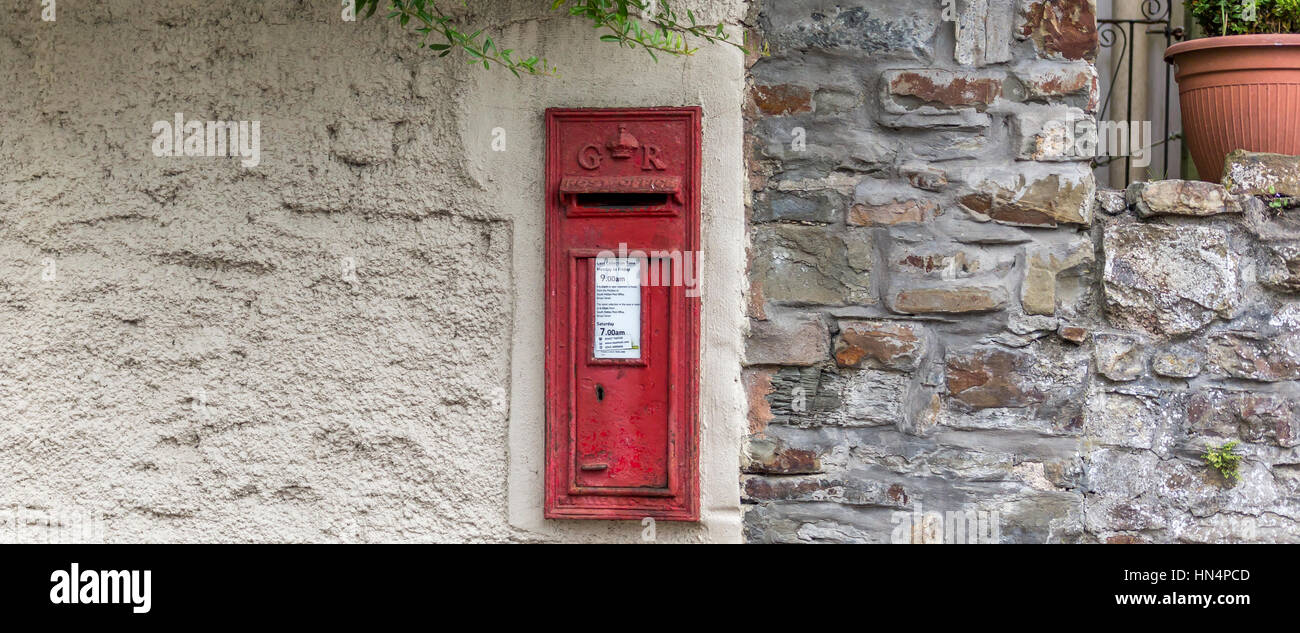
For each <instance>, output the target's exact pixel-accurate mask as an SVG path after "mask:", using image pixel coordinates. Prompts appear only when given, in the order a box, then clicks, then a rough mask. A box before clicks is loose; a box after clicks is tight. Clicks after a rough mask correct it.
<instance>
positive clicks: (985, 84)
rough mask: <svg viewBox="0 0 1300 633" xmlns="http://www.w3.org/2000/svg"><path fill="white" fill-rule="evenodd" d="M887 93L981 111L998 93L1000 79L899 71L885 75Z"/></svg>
mask: <svg viewBox="0 0 1300 633" xmlns="http://www.w3.org/2000/svg"><path fill="white" fill-rule="evenodd" d="M889 93H890V94H891V95H894V96H896V97H911V98H914V99H917V100H919V101H921V102H922V103H924V104H928V105H938V106H941V107H946V108H952V107H958V106H966V107H974V108H975V109H977V110H981V111H982V110H983V109H984V108H986V107H988V106H989V104H991V103H993V102H994V101H997V99H998V97H999V96H1001V95H1002V82H1001V80H999V79H997V78H993V77H971V76H966V75H961V74H958V73H952V72H948V71H940V70H926V71H902V72H898V73H897V74H894V75H893V76H892V77H890V78H889Z"/></svg>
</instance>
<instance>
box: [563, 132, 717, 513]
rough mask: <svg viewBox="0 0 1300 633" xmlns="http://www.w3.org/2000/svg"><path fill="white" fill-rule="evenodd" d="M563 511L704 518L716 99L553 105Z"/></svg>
mask: <svg viewBox="0 0 1300 633" xmlns="http://www.w3.org/2000/svg"><path fill="white" fill-rule="evenodd" d="M546 143H547V145H546V314H545V320H546V507H545V516H546V518H549V519H642V518H644V517H653V518H655V519H660V520H679V521H696V520H699V455H698V453H699V447H698V444H699V441H698V438H699V416H698V410H699V394H698V385H699V376H698V372H699V322H700V310H699V298H698V297H699V292H698V291H699V287H698V282H697V281H694V280H697V279H698V270H697V269H695V268H694V267H696V266H698V265H699V258H698V252H699V241H700V191H699V187H700V181H699V178H700V176H699V174H700V109H699V108H650V109H550V110H547V111H546Z"/></svg>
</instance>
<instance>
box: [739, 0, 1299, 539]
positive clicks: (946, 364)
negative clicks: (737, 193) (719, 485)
mask: <svg viewBox="0 0 1300 633" xmlns="http://www.w3.org/2000/svg"><path fill="white" fill-rule="evenodd" d="M954 4H955V7H956V9H957V11H956V15H955V16H954V17H955V20H956V24H957V28H956V29H954V25H953V24H952V23H947V22H944V21H943V19H942V18H943V12H944V7H943V6H942V4H941V3H940V2H937V1H936V2H933V3H898V2H894V3H887V2H880V1H863V0H858V1H851V2H836V3H831V2H822V1H817V0H800V1H783V2H771V1H769V2H764V3H762V6H761V7H758V8H756V9H755V10H754V13H753V14H752V16H751V17H752V21H753V23H754V25H755V28H756V29H757V30H758V31H759V32H760V35H761V36H762V37H764V38H765V39H766V40H767V41H768V43H769V47H770V56H768V57H761V58H756V59H755V60H754V62H753V64H752V66H751V69H750V81H751V93H750V104H749V105H750V107H749V112H748V116H749V135H748V138H747V140H748V144H749V151H750V165H751V189H752V201H751V208H750V220H751V225H750V238H751V262H750V266H751V268H750V277H751V292H750V304H749V306H750V307H749V311H750V318H751V331H750V334H749V339H748V345H747V352H746V370H745V374H744V381H745V387H746V389H747V390H748V393H749V402H750V411H749V424H750V436H749V438H748V441H747V445H746V447H745V448H744V455H743V465H742V470H743V474H742V475H741V477H742V490H743V493H742V501H743V502H744V503H745V504H746V514H745V527H746V537H747V540H749V541H750V542H826V541H831V542H891V541H900V540H902V541H917V540H933V539H934V538H935V537H936V536H939V537H940V538H941V539H942V529H943V527H948V529H949V531H950V532H951V531H952V526H951V525H948V526H942V525H940V526H934V525H933V523H934V522H933V521H932V520H931V519H930V518H928V517H929V515H927V514H925V513H947V512H955V513H966V512H973V513H980V512H983V513H986V514H982V515H979V514H974V515H963V516H979V517H992V518H995V519H996V524H997V525H998V526H999V530H998V532H997V537H998V540H1000V541H1002V542H1080V541H1083V542H1094V541H1103V542H1146V541H1156V542H1164V541H1198V542H1199V541H1296V540H1300V524H1297V520H1298V519H1300V454H1298V453H1297V451H1296V449H1295V444H1296V438H1297V432H1298V431H1300V429H1298V428H1297V424H1298V423H1297V418H1300V383H1298V382H1297V379H1300V335H1297V334H1296V333H1295V332H1296V328H1297V326H1298V325H1300V300H1298V299H1297V296H1296V293H1297V292H1300V247H1298V246H1297V245H1298V244H1300V242H1297V241H1295V240H1296V239H1297V238H1300V232H1298V231H1300V220H1296V219H1295V215H1294V214H1295V213H1296V212H1294V211H1286V210H1281V209H1277V208H1273V207H1270V206H1269V205H1268V204H1266V203H1265V202H1262V201H1261V200H1260V199H1258V198H1257V197H1255V196H1254V195H1252V194H1259V193H1264V192H1267V191H1268V188H1267V186H1265V185H1262V184H1261V182H1272V183H1273V186H1274V189H1275V190H1283V189H1286V188H1287V187H1291V186H1294V184H1295V182H1296V178H1297V177H1300V169H1297V168H1296V167H1295V166H1294V165H1288V164H1285V163H1286V160H1285V159H1283V158H1279V157H1257V156H1242V157H1238V162H1239V165H1237V166H1236V167H1233V168H1232V169H1234V170H1236V172H1233V171H1230V172H1229V178H1230V180H1229V183H1230V186H1231V190H1228V189H1225V188H1224V187H1222V186H1218V185H1212V184H1208V183H1196V182H1181V181H1163V182H1156V183H1149V184H1146V183H1144V184H1140V185H1137V186H1134V187H1132V188H1131V189H1130V190H1129V191H1128V192H1114V191H1102V192H1098V191H1097V190H1096V186H1095V184H1094V181H1093V179H1092V175H1091V172H1090V168H1089V165H1088V163H1087V157H1085V156H1080V155H1079V152H1077V151H1075V148H1074V146H1073V145H1072V144H1071V143H1067V142H1063V141H1062V139H1061V138H1060V137H1059V136H1058V135H1056V134H1054V133H1052V132H1051V130H1054V129H1058V128H1054V127H1053V126H1052V125H1050V124H1053V123H1060V122H1065V123H1067V124H1068V123H1069V122H1070V121H1077V120H1086V119H1087V118H1088V117H1091V116H1092V115H1093V114H1094V113H1095V111H1096V107H1097V82H1096V75H1095V72H1094V70H1093V67H1092V65H1091V60H1092V59H1093V57H1094V55H1095V52H1096V47H1097V39H1096V27H1095V10H1094V6H1093V4H1092V3H1091V2H1090V1H1088V0H1045V1H1044V0H1039V1H1020V2H1016V1H1014V0H969V1H965V2H956V3H954ZM955 30H956V32H957V33H959V36H957V37H954V32H955ZM1269 173H1272V174H1274V175H1273V176H1271V177H1270V176H1267V175H1266V174H1269ZM1234 174H1235V175H1234ZM1274 206H1277V205H1274ZM1229 439H1235V440H1239V441H1240V442H1241V443H1242V444H1241V447H1240V448H1239V449H1238V450H1239V451H1240V452H1242V453H1243V454H1244V455H1245V460H1244V462H1243V464H1242V466H1241V481H1240V482H1239V483H1236V484H1235V485H1233V484H1232V483H1231V482H1228V481H1227V480H1225V479H1224V478H1223V476H1221V475H1220V474H1218V473H1217V472H1216V471H1214V470H1212V469H1210V468H1209V467H1208V466H1207V465H1206V464H1205V462H1204V460H1203V459H1202V457H1201V454H1202V453H1203V452H1204V450H1205V447H1206V446H1207V444H1216V445H1217V444H1221V443H1222V442H1225V441H1227V440H1229ZM995 512H996V513H997V514H996V515H993V514H992V513H995ZM933 516H935V517H939V519H938V520H939V521H942V520H943V516H945V515H943V514H936V515H933ZM917 517H919V518H920V520H917ZM950 523H951V521H950ZM909 528H910V529H909ZM920 528H925V529H920ZM930 528H935V529H934V530H930Z"/></svg>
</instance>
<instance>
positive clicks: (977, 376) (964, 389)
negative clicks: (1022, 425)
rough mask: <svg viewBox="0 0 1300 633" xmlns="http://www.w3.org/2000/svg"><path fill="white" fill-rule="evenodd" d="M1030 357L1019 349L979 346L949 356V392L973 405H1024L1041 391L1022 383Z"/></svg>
mask: <svg viewBox="0 0 1300 633" xmlns="http://www.w3.org/2000/svg"><path fill="white" fill-rule="evenodd" d="M1031 362H1032V359H1031V358H1030V357H1029V356H1027V355H1025V354H1022V353H1017V352H1011V351H1007V350H1001V349H980V350H976V351H974V352H971V353H969V354H964V355H957V356H952V357H950V358H949V359H948V363H947V370H948V371H947V377H948V380H947V382H948V393H950V394H952V396H953V397H954V398H956V399H958V400H960V401H962V402H964V403H966V404H967V405H969V406H971V407H973V408H976V409H990V408H1001V407H1025V406H1029V405H1032V404H1038V403H1040V402H1042V401H1043V400H1044V395H1043V394H1042V393H1040V392H1039V391H1038V390H1036V389H1034V388H1033V387H1032V386H1030V385H1027V384H1025V380H1026V379H1025V378H1024V376H1023V373H1024V372H1026V370H1027V369H1028V367H1029V366H1030V364H1031Z"/></svg>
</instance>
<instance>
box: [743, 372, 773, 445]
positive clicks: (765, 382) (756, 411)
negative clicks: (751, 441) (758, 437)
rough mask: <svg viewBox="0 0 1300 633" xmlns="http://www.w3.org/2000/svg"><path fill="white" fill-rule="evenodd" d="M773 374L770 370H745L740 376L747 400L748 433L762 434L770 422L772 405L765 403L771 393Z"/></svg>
mask: <svg viewBox="0 0 1300 633" xmlns="http://www.w3.org/2000/svg"><path fill="white" fill-rule="evenodd" d="M773 373H774V372H773V371H772V370H770V369H746V370H745V371H744V372H743V373H742V374H741V380H742V381H743V382H744V385H745V394H746V396H747V399H748V400H749V432H750V433H755V434H757V433H762V432H763V431H764V429H766V428H767V424H768V423H769V422H771V421H772V417H773V416H772V405H771V403H769V402H768V401H767V396H768V395H769V394H771V393H772V391H773V389H772V374H773Z"/></svg>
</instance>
